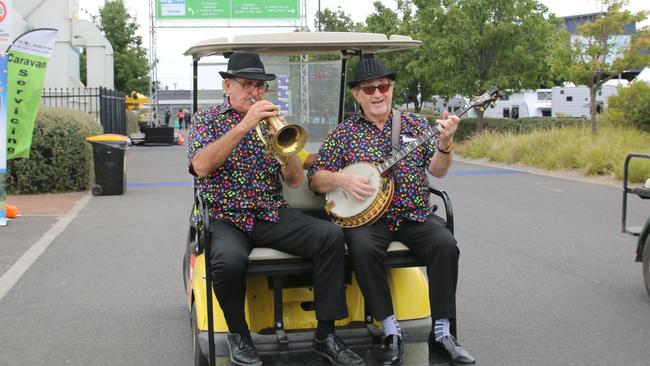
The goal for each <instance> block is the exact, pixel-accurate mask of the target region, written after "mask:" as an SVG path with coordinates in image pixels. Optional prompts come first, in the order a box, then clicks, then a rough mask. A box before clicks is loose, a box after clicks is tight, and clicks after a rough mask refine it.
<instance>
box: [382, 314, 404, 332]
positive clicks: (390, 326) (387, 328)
mask: <svg viewBox="0 0 650 366" xmlns="http://www.w3.org/2000/svg"><path fill="white" fill-rule="evenodd" d="M381 324H382V325H383V326H384V335H385V336H389V335H391V334H394V335H396V336H399V337H400V338H402V329H401V328H400V327H399V323H398V322H397V318H395V314H393V315H391V316H389V317H388V318H386V319H384V320H382V321H381Z"/></svg>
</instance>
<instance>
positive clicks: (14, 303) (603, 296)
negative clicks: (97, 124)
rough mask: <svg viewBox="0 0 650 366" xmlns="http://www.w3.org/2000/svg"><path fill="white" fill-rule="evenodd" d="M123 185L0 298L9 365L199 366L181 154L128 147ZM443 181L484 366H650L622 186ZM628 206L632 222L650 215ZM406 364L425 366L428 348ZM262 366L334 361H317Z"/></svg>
mask: <svg viewBox="0 0 650 366" xmlns="http://www.w3.org/2000/svg"><path fill="white" fill-rule="evenodd" d="M128 182H129V187H128V189H127V191H126V193H125V194H124V195H122V196H104V197H92V198H91V199H90V201H89V203H88V204H87V205H86V206H85V207H84V208H83V209H82V210H81V211H80V213H79V215H78V216H77V217H76V218H75V219H74V220H72V221H71V222H70V224H69V225H68V226H67V227H66V228H65V230H64V231H63V232H62V233H61V234H59V235H58V236H57V237H56V239H55V240H54V241H53V242H52V244H51V245H50V246H49V247H48V248H47V249H46V250H45V252H44V253H43V254H42V255H41V256H40V257H39V258H38V260H36V262H35V263H34V264H33V265H32V266H31V267H30V268H29V270H28V271H27V272H26V273H25V275H24V276H23V277H22V278H21V279H20V280H19V281H18V282H17V284H16V285H15V287H13V288H12V289H11V290H10V291H9V292H8V293H7V294H6V296H5V297H4V298H3V299H2V300H0V365H1V366H14V365H21V366H22V365H30V366H31V365H48V366H52V365H190V364H191V363H192V350H191V348H192V346H191V337H190V330H189V321H188V312H187V309H186V306H185V299H184V293H183V282H182V277H181V257H182V254H183V250H184V246H185V238H186V234H187V232H186V230H187V220H188V214H189V210H190V207H191V203H192V188H191V179H190V177H189V176H188V175H187V173H186V167H185V162H184V147H180V146H161V147H134V148H131V149H130V150H129V152H128ZM436 184H437V185H438V186H439V187H442V188H445V189H446V190H447V191H448V192H449V193H450V194H451V197H452V201H453V204H454V213H455V220H456V236H457V238H458V241H459V245H460V247H461V264H460V266H461V267H460V281H459V288H458V306H459V309H458V312H459V317H460V319H459V335H460V340H461V343H462V344H463V345H464V346H465V347H466V348H467V349H468V350H469V351H470V352H471V353H472V354H473V355H474V356H475V357H476V358H477V360H478V361H479V362H478V364H479V365H639V366H641V365H643V366H645V365H648V364H650V347H648V340H649V339H650V299H649V298H648V296H647V294H646V292H645V288H644V286H643V280H642V276H641V266H640V264H638V263H635V262H634V261H633V260H634V251H635V240H634V238H632V237H631V236H628V235H624V234H621V233H620V232H619V222H620V206H621V189H620V188H618V187H610V186H603V185H597V184H591V183H585V182H577V181H571V180H565V179H559V178H552V177H547V176H542V175H536V174H531V173H525V172H520V171H513V170H505V169H498V168H492V167H486V166H480V165H475V164H469V163H456V164H455V165H454V167H453V170H452V172H451V173H450V175H449V176H448V177H447V178H445V179H444V180H442V181H438V182H436ZM632 198H633V197H632ZM631 203H632V205H631V209H630V218H631V219H632V220H633V219H634V218H639V219H638V222H640V221H641V219H640V218H641V217H647V216H648V215H649V214H650V205H648V204H647V203H646V202H640V200H638V199H636V200H635V199H634V198H633V199H632V202H631ZM33 220H34V221H33V225H34V227H35V228H38V230H43V225H51V222H50V221H43V220H42V219H38V218H34V219H33ZM22 225H24V223H23V224H22ZM0 230H2V229H1V228H0ZM35 231H37V230H36V229H35ZM0 235H2V232H1V231H0ZM36 239H37V238H35V240H36ZM1 241H2V242H3V243H4V242H6V241H5V240H1ZM3 245H4V244H3ZM5 250H6V249H5V248H2V247H0V251H5ZM7 265H8V264H7ZM0 273H2V270H0ZM360 351H361V352H362V353H363V354H364V356H365V357H367V359H368V360H371V359H372V358H373V357H374V354H375V353H376V350H373V349H371V350H367V351H365V350H363V351H362V350H360ZM406 354H407V356H406V357H407V362H406V364H407V365H426V364H429V360H427V357H426V352H425V348H424V345H421V344H409V345H407V348H406ZM264 360H265V362H266V364H273V365H293V364H295V365H303V364H308V363H309V364H315V365H319V364H320V365H325V363H323V362H322V361H321V360H320V359H317V358H315V357H313V356H311V355H310V354H309V353H302V354H290V355H279V356H273V357H271V356H265V357H264ZM219 364H222V365H225V364H227V362H226V361H225V360H220V361H219ZM369 364H371V363H369ZM433 364H440V365H442V364H445V363H444V362H438V361H436V360H433Z"/></svg>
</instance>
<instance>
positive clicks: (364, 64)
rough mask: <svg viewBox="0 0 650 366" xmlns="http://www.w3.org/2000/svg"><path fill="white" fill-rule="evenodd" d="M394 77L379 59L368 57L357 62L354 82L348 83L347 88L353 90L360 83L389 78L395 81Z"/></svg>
mask: <svg viewBox="0 0 650 366" xmlns="http://www.w3.org/2000/svg"><path fill="white" fill-rule="evenodd" d="M395 77H396V74H395V73H394V72H391V71H389V70H388V68H387V67H386V65H384V63H383V62H381V60H380V59H377V58H374V57H372V56H370V57H366V58H362V59H361V61H359V63H358V64H357V68H356V72H355V75H354V80H352V81H350V82H348V86H349V87H350V88H354V87H355V86H357V85H359V84H360V83H361V82H362V81H366V80H370V79H377V78H389V79H391V80H395Z"/></svg>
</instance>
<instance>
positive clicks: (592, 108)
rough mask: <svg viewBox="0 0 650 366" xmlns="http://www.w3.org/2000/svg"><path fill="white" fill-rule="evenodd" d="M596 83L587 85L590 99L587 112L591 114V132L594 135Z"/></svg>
mask: <svg viewBox="0 0 650 366" xmlns="http://www.w3.org/2000/svg"><path fill="white" fill-rule="evenodd" d="M597 88H598V86H597V85H592V86H590V87H589V97H590V98H591V101H590V102H589V113H590V114H591V134H592V135H596V89H597Z"/></svg>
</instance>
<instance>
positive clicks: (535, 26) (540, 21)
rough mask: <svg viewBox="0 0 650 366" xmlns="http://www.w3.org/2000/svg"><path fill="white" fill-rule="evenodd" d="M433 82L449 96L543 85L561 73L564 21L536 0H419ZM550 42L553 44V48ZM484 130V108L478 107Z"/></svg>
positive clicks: (479, 126) (421, 35) (425, 64)
mask: <svg viewBox="0 0 650 366" xmlns="http://www.w3.org/2000/svg"><path fill="white" fill-rule="evenodd" d="M413 1H414V3H415V5H416V6H417V7H418V11H417V16H416V19H417V23H419V24H420V27H421V28H420V29H418V33H419V39H420V40H422V43H423V46H422V48H423V49H424V52H425V57H423V58H421V59H419V60H418V64H419V67H420V68H422V69H424V70H426V75H427V76H426V78H427V79H428V80H431V81H430V82H431V87H432V90H434V91H435V92H436V93H437V94H439V95H441V96H442V97H445V98H450V97H452V96H454V95H457V94H460V95H477V94H481V93H483V92H484V91H485V90H486V89H488V88H489V87H490V86H491V85H496V86H498V87H499V88H500V89H501V90H511V91H520V90H524V89H537V88H539V87H540V86H542V85H547V84H549V83H550V82H551V81H552V80H554V79H556V78H557V77H558V75H557V74H554V70H560V69H561V67H559V65H558V63H559V62H560V60H561V59H560V58H557V57H555V56H554V54H553V52H550V51H549V48H550V49H555V48H559V47H555V46H554V45H555V44H557V42H559V41H558V40H559V39H560V37H559V31H558V30H559V29H560V22H559V20H558V19H556V18H555V17H554V16H552V15H551V16H548V17H547V12H548V8H546V7H545V6H544V5H542V4H540V3H538V2H537V1H535V0H491V1H487V0H447V1H430V0H413ZM549 45H550V46H551V47H549ZM477 115H478V123H477V129H478V131H479V132H481V131H482V130H483V112H482V111H477Z"/></svg>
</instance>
